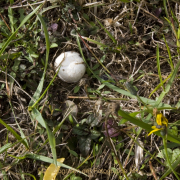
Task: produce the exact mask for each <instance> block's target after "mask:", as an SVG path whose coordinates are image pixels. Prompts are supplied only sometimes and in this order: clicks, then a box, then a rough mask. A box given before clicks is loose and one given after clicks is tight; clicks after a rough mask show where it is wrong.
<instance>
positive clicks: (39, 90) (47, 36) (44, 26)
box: [29, 14, 50, 106]
mask: <svg viewBox="0 0 180 180" xmlns="http://www.w3.org/2000/svg"><path fill="white" fill-rule="evenodd" d="M37 16H38V18H39V21H40V22H41V24H42V26H43V30H44V34H45V39H46V61H45V67H44V72H43V75H42V78H41V80H40V82H39V85H38V87H37V90H36V92H35V93H34V95H33V99H34V100H36V101H37V100H38V98H39V96H40V94H41V92H42V89H43V84H44V78H45V74H46V70H47V64H48V59H49V50H50V41H49V34H48V30H47V27H46V24H45V22H44V20H43V18H42V17H41V16H40V15H39V14H38V15H37ZM33 104H34V101H33V100H31V101H30V103H29V106H32V105H33Z"/></svg>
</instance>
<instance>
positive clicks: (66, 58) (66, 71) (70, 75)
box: [54, 51, 86, 83]
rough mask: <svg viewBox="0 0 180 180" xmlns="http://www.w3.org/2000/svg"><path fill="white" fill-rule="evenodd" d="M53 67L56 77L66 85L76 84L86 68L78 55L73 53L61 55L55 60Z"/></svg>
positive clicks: (68, 52)
mask: <svg viewBox="0 0 180 180" xmlns="http://www.w3.org/2000/svg"><path fill="white" fill-rule="evenodd" d="M54 66H55V68H56V71H58V69H59V66H60V69H59V72H58V76H59V77H60V78H61V79H62V80H63V81H65V82H67V83H75V82H78V81H79V80H80V79H81V78H82V77H83V75H84V73H85V71H86V66H85V64H84V61H83V59H82V58H81V57H80V54H79V53H77V52H74V51H67V52H65V53H61V54H60V56H58V57H57V58H56V60H55V63H54Z"/></svg>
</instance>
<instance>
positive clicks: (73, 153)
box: [69, 150, 78, 157]
mask: <svg viewBox="0 0 180 180" xmlns="http://www.w3.org/2000/svg"><path fill="white" fill-rule="evenodd" d="M69 152H70V153H71V154H72V155H73V156H75V157H78V154H77V153H76V152H75V151H73V150H69Z"/></svg>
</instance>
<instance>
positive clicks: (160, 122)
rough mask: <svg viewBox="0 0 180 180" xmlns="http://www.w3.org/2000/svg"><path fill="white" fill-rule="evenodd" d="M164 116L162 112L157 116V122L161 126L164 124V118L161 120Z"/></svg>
mask: <svg viewBox="0 0 180 180" xmlns="http://www.w3.org/2000/svg"><path fill="white" fill-rule="evenodd" d="M162 116H163V115H162V113H159V114H157V116H156V122H157V124H158V125H160V126H162V120H161V118H162Z"/></svg>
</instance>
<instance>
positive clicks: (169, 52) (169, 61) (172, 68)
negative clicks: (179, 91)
mask: <svg viewBox="0 0 180 180" xmlns="http://www.w3.org/2000/svg"><path fill="white" fill-rule="evenodd" d="M163 38H164V42H165V44H166V48H167V52H168V55H169V60H168V63H169V65H170V67H171V70H172V71H173V70H174V65H173V62H172V57H171V51H170V49H169V46H168V44H167V42H166V39H165V37H164V36H163Z"/></svg>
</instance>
